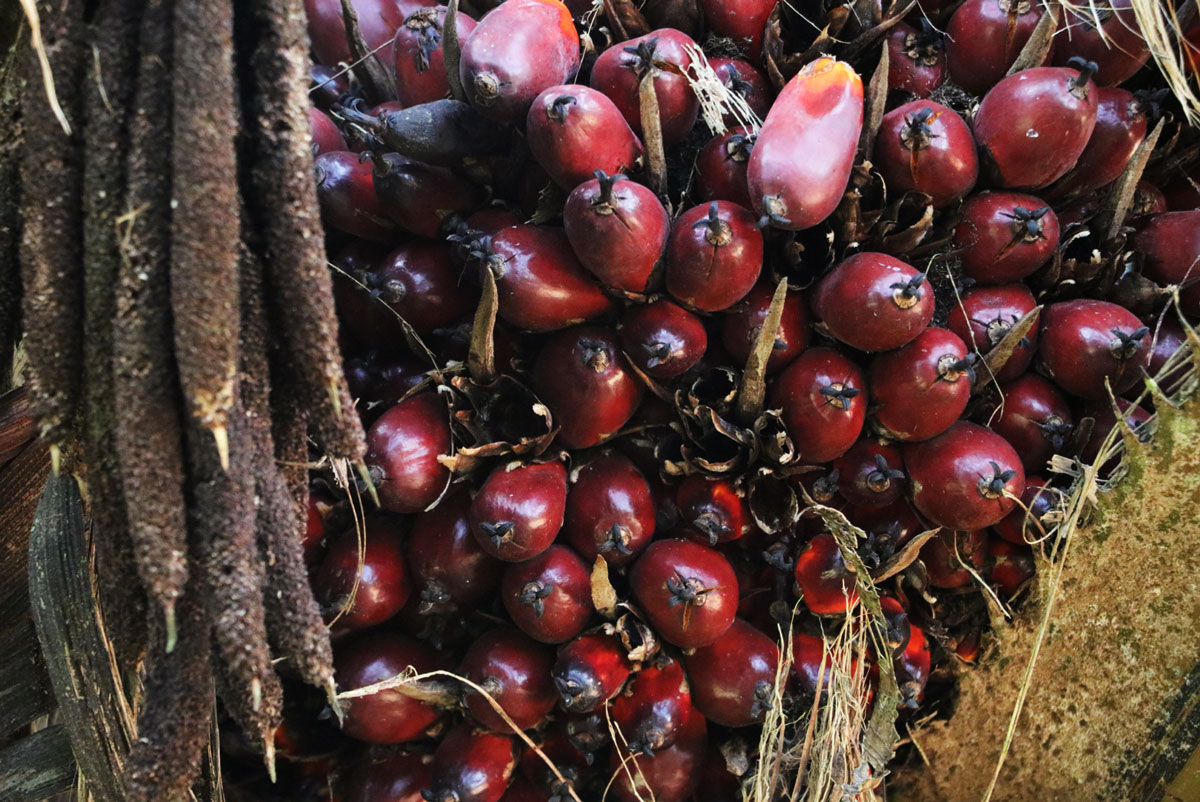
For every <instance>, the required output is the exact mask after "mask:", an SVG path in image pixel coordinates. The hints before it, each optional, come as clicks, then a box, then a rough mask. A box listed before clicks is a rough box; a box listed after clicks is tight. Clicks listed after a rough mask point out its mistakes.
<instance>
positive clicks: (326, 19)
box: [304, 0, 433, 67]
mask: <svg viewBox="0 0 1200 802" xmlns="http://www.w3.org/2000/svg"><path fill="white" fill-rule="evenodd" d="M352 5H353V6H354V10H355V11H356V12H357V14H358V27H359V32H360V33H361V34H362V38H363V43H364V44H365V45H366V46H367V49H368V50H371V51H372V52H374V51H375V50H376V49H378V48H383V49H382V50H381V51H380V53H379V57H380V58H381V59H382V60H383V62H384V63H385V64H387V63H390V62H391V60H392V44H391V40H392V37H393V36H395V35H396V29H397V28H399V27H400V25H401V23H403V22H404V18H405V16H407V15H409V14H411V13H412V12H414V11H416V10H417V9H418V8H420V7H421V6H431V5H433V0H398V1H397V0H354V2H353V3H352ZM304 12H305V13H304V15H305V17H307V18H308V34H309V37H310V38H311V39H312V49H313V54H314V55H315V56H316V57H317V62H318V63H320V64H324V65H325V66H327V67H336V66H337V65H338V62H341V61H346V62H348V61H350V45H349V43H348V42H347V41H346V23H345V18H344V17H343V16H342V4H341V2H340V0H304Z"/></svg>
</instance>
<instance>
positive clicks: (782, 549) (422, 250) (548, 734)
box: [277, 0, 1200, 802]
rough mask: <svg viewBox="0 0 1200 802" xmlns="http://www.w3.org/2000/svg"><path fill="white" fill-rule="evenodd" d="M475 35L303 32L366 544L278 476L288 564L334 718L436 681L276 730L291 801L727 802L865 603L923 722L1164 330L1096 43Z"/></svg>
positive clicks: (779, 34) (1144, 192)
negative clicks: (870, 590) (310, 62)
mask: <svg viewBox="0 0 1200 802" xmlns="http://www.w3.org/2000/svg"><path fill="white" fill-rule="evenodd" d="M492 5H493V4H490V3H486V2H484V3H481V2H475V3H467V2H465V0H464V2H463V3H462V6H461V8H460V7H459V6H452V7H451V8H450V9H447V8H446V7H444V6H434V5H428V6H426V5H423V4H422V3H421V2H420V0H405V1H402V2H395V3H393V2H387V1H386V0H356V2H355V3H354V4H353V6H354V8H355V9H356V10H357V20H355V19H354V15H353V14H350V13H345V14H344V13H343V11H344V10H345V9H344V7H343V5H342V4H339V3H337V2H334V1H332V0H307V8H308V12H309V31H310V35H311V40H312V48H313V57H314V61H315V63H316V65H317V66H315V67H314V68H313V81H314V83H313V89H312V91H311V92H310V97H311V98H312V100H313V107H312V110H311V114H312V134H313V143H314V153H315V161H316V175H317V184H318V197H319V200H320V204H321V211H322V216H323V221H324V225H325V233H326V246H327V248H328V251H329V253H330V259H331V262H332V264H333V266H334V268H335V270H334V275H335V278H334V291H335V296H336V299H337V304H338V315H339V319H340V321H341V338H342V339H341V342H342V350H343V354H344V356H345V363H344V364H345V371H346V377H347V380H348V382H349V386H350V388H351V390H352V392H353V393H354V395H355V396H356V398H357V399H358V407H357V408H358V412H359V413H360V415H361V416H362V420H363V423H364V426H366V427H369V430H368V433H367V444H368V454H367V457H366V462H367V465H368V468H369V472H370V476H371V480H372V484H373V487H374V489H375V490H377V493H378V499H379V506H380V507H381V509H372V510H368V512H367V514H366V516H365V518H363V519H361V520H359V519H358V518H356V519H355V522H356V523H357V524H358V525H357V526H352V525H351V523H350V521H349V519H348V517H347V513H348V511H349V510H350V509H351V508H352V505H351V503H350V500H349V499H347V498H345V497H344V496H342V495H340V494H339V493H338V492H337V491H335V490H334V489H332V488H333V486H332V485H331V484H330V483H329V482H327V481H326V480H325V478H324V477H322V476H319V475H315V476H314V479H313V485H312V487H313V490H312V495H311V500H310V506H309V524H310V526H309V538H308V541H307V543H306V558H307V561H308V564H309V566H310V577H311V581H312V584H313V588H314V591H315V595H316V597H317V599H318V601H319V602H320V603H321V604H322V605H323V608H324V610H325V612H326V617H327V621H329V622H330V625H331V631H332V633H333V636H334V655H335V665H336V671H337V675H336V678H337V683H338V687H339V690H340V691H342V692H343V693H345V692H353V691H355V690H357V689H362V688H365V687H367V686H369V685H372V684H373V683H377V682H380V681H381V680H385V679H389V678H392V677H395V676H398V675H401V674H404V673H405V672H410V673H426V672H443V673H435V674H431V675H430V678H428V679H426V680H422V681H419V682H412V683H409V684H407V685H405V686H404V687H399V688H395V687H393V688H389V689H387V690H380V691H377V692H374V693H368V694H366V695H351V696H349V697H344V700H343V704H344V707H345V711H344V714H345V715H344V720H342V721H341V722H340V732H338V731H337V730H336V729H335V728H334V726H333V724H332V722H330V721H328V720H327V721H326V724H325V725H321V726H316V725H314V724H313V722H312V720H311V717H310V714H311V713H312V710H311V708H310V707H308V706H306V705H305V704H304V703H303V702H299V703H297V705H296V710H294V711H292V714H290V715H289V716H288V717H287V719H286V721H285V724H284V726H283V728H282V729H281V730H280V731H279V733H278V734H277V746H278V748H279V750H280V754H282V755H285V756H286V757H288V758H290V760H289V761H287V766H288V770H289V771H292V772H294V776H296V777H299V778H302V780H303V782H304V783H305V787H306V788H307V789H308V790H309V791H310V792H312V793H314V794H317V795H322V794H324V795H328V794H333V795H334V797H335V798H337V799H341V800H346V802H378V801H379V800H390V801H391V802H401V800H403V801H404V802H410V801H412V800H417V799H424V800H426V802H499V800H505V802H529V801H530V800H543V801H545V800H565V799H569V798H574V799H599V798H601V796H602V795H603V794H604V793H605V792H606V789H607V791H608V793H610V794H611V795H613V796H614V797H615V798H617V799H621V800H634V799H639V798H653V799H656V800H659V802H684V800H696V802H710V801H711V802H723V801H724V800H733V799H741V798H742V797H741V792H740V790H739V787H740V783H741V782H742V780H743V779H744V775H745V774H746V771H745V764H747V762H748V765H749V766H751V767H752V766H753V765H754V762H755V760H756V759H757V756H756V755H755V745H756V744H757V741H758V736H757V732H758V727H759V726H760V725H761V724H762V722H763V721H764V717H765V716H766V715H767V712H768V710H770V708H771V707H772V706H773V705H784V706H785V708H787V709H789V710H794V711H807V710H809V709H810V708H811V707H812V704H813V700H814V697H815V695H816V694H817V693H818V687H819V685H820V683H821V682H822V681H823V678H822V676H821V673H822V672H821V665H822V664H823V663H822V660H823V653H824V651H825V647H824V645H823V637H822V634H823V633H825V634H828V633H831V632H835V631H836V630H837V629H838V628H839V627H840V626H842V622H843V621H844V620H846V614H847V611H848V610H850V609H852V608H854V606H855V605H856V604H858V603H859V591H860V590H861V589H862V588H863V587H864V583H867V584H869V583H870V579H871V578H870V577H865V576H862V575H861V572H862V571H864V570H865V571H868V572H870V573H872V574H873V575H876V576H880V577H885V578H884V579H880V580H879V584H878V590H879V592H880V594H881V602H882V609H883V613H884V616H885V618H886V623H887V626H886V638H885V642H886V644H887V646H886V647H884V648H890V649H891V654H889V655H880V654H878V652H879V651H881V649H878V648H876V649H871V650H870V652H869V653H870V655H871V656H870V662H872V663H878V661H879V660H880V659H884V660H888V661H890V663H891V665H892V667H893V669H894V675H895V679H896V682H897V683H898V685H899V689H900V694H899V707H900V712H899V715H902V716H914V715H917V714H918V713H917V712H915V711H920V714H924V712H926V711H927V710H930V709H932V710H933V711H934V712H937V710H938V706H937V704H936V702H937V698H938V693H937V692H935V686H936V685H937V681H936V678H937V676H938V673H939V666H944V665H948V664H950V663H952V662H954V661H965V662H968V663H969V662H972V661H974V660H975V658H976V656H977V655H978V652H979V649H980V636H981V632H982V630H983V629H984V627H985V625H986V620H987V610H986V604H987V603H986V601H985V600H984V597H983V595H982V594H981V593H980V592H979V591H980V585H981V584H984V583H986V584H989V585H991V586H992V588H993V589H994V591H995V592H996V593H997V594H998V596H999V597H1000V598H1001V599H1004V600H1011V599H1013V598H1014V597H1016V596H1018V595H1019V592H1020V591H1021V590H1022V589H1023V588H1024V586H1025V585H1026V584H1027V583H1028V581H1029V580H1030V579H1031V578H1032V577H1033V574H1034V559H1033V549H1034V548H1038V546H1037V545H1036V544H1037V542H1039V541H1045V540H1046V538H1047V535H1046V530H1047V529H1048V528H1049V526H1050V524H1049V520H1051V519H1049V518H1048V519H1047V521H1046V522H1045V523H1044V522H1043V518H1045V517H1046V516H1047V515H1048V513H1051V512H1053V511H1054V510H1056V509H1057V508H1058V506H1059V500H1060V493H1061V491H1062V489H1063V488H1064V487H1065V486H1066V485H1065V484H1064V481H1068V482H1069V480H1064V479H1063V478H1062V477H1061V476H1060V475H1058V474H1052V473H1051V472H1049V470H1048V466H1049V463H1050V461H1051V458H1052V457H1053V456H1054V455H1062V456H1063V457H1066V458H1079V459H1081V460H1083V461H1089V462H1090V461H1092V460H1094V459H1096V458H1097V456H1098V454H1099V448H1100V445H1101V443H1102V442H1103V441H1104V439H1105V437H1106V436H1107V435H1108V433H1109V431H1110V430H1111V429H1112V428H1113V427H1114V426H1116V425H1117V420H1116V415H1115V414H1114V410H1116V409H1117V408H1118V407H1119V408H1120V411H1121V414H1122V415H1123V416H1124V418H1125V421H1126V422H1127V423H1128V424H1129V425H1130V426H1131V427H1133V428H1134V429H1137V427H1139V426H1141V424H1143V423H1144V422H1145V421H1146V420H1147V419H1148V418H1149V412H1150V408H1149V407H1148V406H1139V405H1137V403H1135V401H1134V400H1129V399H1137V397H1138V395H1137V394H1138V392H1139V391H1140V390H1141V389H1142V388H1143V386H1144V381H1143V380H1144V377H1146V376H1147V375H1150V374H1154V373H1155V372H1157V371H1158V370H1159V368H1161V367H1162V365H1163V364H1165V363H1166V362H1167V360H1168V359H1169V358H1170V357H1171V356H1172V354H1174V352H1175V351H1176V350H1177V349H1178V348H1179V347H1180V346H1181V345H1182V344H1183V343H1184V341H1185V340H1186V337H1187V330H1188V324H1187V321H1189V320H1190V321H1191V322H1193V323H1194V322H1195V321H1196V319H1197V317H1198V316H1200V282H1197V281H1196V280H1194V278H1193V274H1194V273H1195V270H1196V268H1195V263H1196V259H1197V255H1198V254H1200V210H1197V207H1198V206H1200V195H1198V194H1197V193H1196V191H1195V189H1194V186H1195V184H1194V183H1191V182H1190V181H1189V180H1188V177H1187V176H1186V175H1185V173H1186V171H1187V170H1188V169H1189V164H1188V162H1187V160H1186V158H1178V159H1175V158H1173V154H1175V153H1185V154H1186V153H1187V147H1186V144H1187V143H1188V142H1190V141H1194V139H1195V137H1194V134H1193V133H1192V132H1191V131H1190V130H1189V129H1188V128H1187V127H1186V125H1183V124H1182V123H1179V122H1175V121H1174V120H1173V119H1172V116H1171V107H1170V103H1171V100H1170V99H1168V98H1166V97H1164V93H1163V92H1157V93H1156V92H1153V91H1152V89H1153V87H1154V85H1155V76H1156V74H1155V73H1154V72H1153V70H1152V69H1151V68H1145V69H1143V67H1144V65H1145V64H1146V62H1147V60H1148V58H1149V51H1148V48H1147V46H1146V45H1145V44H1144V43H1143V42H1142V40H1141V39H1140V38H1139V37H1138V36H1137V35H1136V33H1135V31H1136V26H1134V25H1133V24H1132V22H1131V21H1132V16H1131V13H1130V10H1129V3H1128V2H1124V1H1123V0H1116V1H1115V2H1114V3H1113V4H1112V5H1113V8H1106V10H1105V11H1104V13H1103V14H1102V15H1101V17H1100V18H1099V19H1098V20H1093V19H1092V18H1090V17H1083V16H1076V15H1075V14H1074V13H1073V12H1066V13H1065V16H1064V19H1063V20H1062V21H1061V22H1060V26H1061V28H1060V30H1059V32H1058V35H1056V36H1053V37H1050V36H1048V35H1047V34H1049V33H1051V32H1053V31H1054V26H1053V20H1052V19H1051V20H1049V23H1047V22H1046V21H1043V20H1044V17H1045V15H1047V14H1048V13H1049V12H1048V11H1047V10H1046V9H1045V8H1043V7H1042V6H1041V4H1039V3H1035V2H1028V0H1021V2H1017V0H1011V1H1010V0H965V1H964V2H961V3H955V2H942V1H940V0H922V2H921V3H920V4H919V5H918V7H917V8H916V9H915V10H914V11H912V13H910V14H909V15H908V16H907V17H905V18H904V19H903V20H901V21H896V20H894V19H889V18H887V17H886V15H880V18H879V19H876V20H874V21H871V20H861V21H850V20H849V19H848V18H850V17H852V16H853V15H850V14H842V15H841V16H838V15H836V14H833V13H832V12H831V13H830V16H829V19H830V20H831V23H830V24H831V25H833V24H834V23H835V22H836V23H837V25H838V26H839V27H838V28H836V29H831V30H830V32H829V34H828V36H823V38H818V39H817V40H816V41H815V42H814V41H813V37H814V36H815V34H814V33H812V32H811V31H810V29H809V25H810V24H809V23H808V22H806V21H802V20H801V19H800V18H799V17H795V18H793V17H792V16H791V12H789V10H788V9H789V8H791V4H779V5H778V7H777V6H776V3H774V2H771V1H770V0H698V2H690V3H689V2H679V3H675V2H672V3H662V4H657V5H659V6H660V7H656V4H655V3H647V4H645V7H644V8H642V9H640V10H639V9H638V8H636V7H635V5H634V4H632V3H622V2H614V3H609V2H605V3H604V4H603V7H602V9H601V7H600V5H601V4H599V3H597V4H596V7H593V6H592V4H589V3H580V2H574V3H568V4H567V5H564V4H562V3H560V2H558V0H505V2H502V3H500V4H496V5H494V7H492ZM797 5H801V6H804V7H805V8H806V9H808V4H797ZM811 5H813V8H812V9H808V10H809V11H812V13H813V14H815V15H817V17H819V16H821V14H822V13H823V12H821V11H820V9H818V8H817V6H818V5H819V4H811ZM1106 5H1107V4H1106ZM346 6H347V7H348V4H346ZM856 7H857V6H856ZM842 11H846V9H844V8H843V9H842ZM931 20H932V23H933V24H931ZM1097 21H1099V22H1102V29H1101V28H1097V27H1096V25H1095V22H1097ZM347 26H349V29H350V33H349V35H347ZM939 29H944V30H945V31H947V32H948V33H947V34H946V35H943V34H942V33H940V32H939ZM839 31H840V33H839ZM1105 35H1107V36H1108V37H1109V40H1108V41H1107V42H1106V40H1105V39H1104V36H1105ZM581 40H582V45H581ZM847 42H848V43H850V45H849V46H848V47H847V46H846V45H845V44H840V43H847ZM698 43H699V44H698ZM810 45H811V47H810ZM806 48H807V49H806ZM839 48H841V49H840V50H839ZM581 53H582V56H581ZM830 53H832V54H833V55H830ZM706 54H707V55H706ZM835 56H838V57H835ZM350 62H354V66H353V78H352V79H351V76H350V75H348V74H347V70H345V69H340V68H339V67H338V65H339V64H344V63H350ZM1018 62H1020V63H1019V64H1018ZM1014 65H1017V67H1018V68H1016V69H1014ZM860 73H861V75H871V74H874V75H875V76H876V79H875V80H873V81H871V82H870V83H869V87H868V90H867V91H864V81H863V78H862V77H860ZM1120 84H1126V85H1128V86H1130V87H1132V88H1122V86H1119V85H1120ZM864 96H865V97H864ZM1160 120H1163V121H1164V122H1162V123H1161V124H1160V125H1161V127H1160V129H1159V130H1155V131H1154V133H1153V135H1152V134H1151V131H1152V130H1154V129H1155V125H1156V123H1159V121H1160ZM1163 128H1165V129H1166V130H1167V133H1166V134H1160V131H1161V130H1162V129H1163ZM1154 137H1158V138H1159V141H1161V142H1163V143H1166V142H1167V141H1168V139H1169V138H1170V139H1171V142H1170V147H1169V148H1166V149H1165V150H1164V151H1161V152H1158V153H1155V154H1154V156H1153V159H1151V160H1149V167H1147V161H1148V160H1147V158H1146V155H1147V154H1148V153H1150V151H1151V149H1152V147H1153V138H1154ZM1191 152H1192V153H1193V154H1194V152H1195V149H1194V148H1192V149H1191ZM1144 169H1145V176H1146V178H1145V179H1144V180H1139V179H1140V178H1142V175H1143V170H1144ZM1190 169H1192V170H1193V175H1195V168H1194V167H1190ZM1114 396H1115V397H1116V401H1115V402H1114V401H1113V397H1114ZM361 489H364V490H365V489H366V487H365V485H364V486H363V487H362V488H361ZM814 504H820V505H824V506H823V508H822V514H816V512H815V511H814V509H813V508H812V505H814ZM1027 511H1028V514H1027ZM830 514H832V515H834V517H835V518H836V517H837V516H838V515H842V516H844V517H845V519H846V520H848V521H849V523H850V524H852V525H853V527H857V529H858V530H860V535H861V537H859V540H858V543H857V544H853V543H847V541H846V539H845V538H844V537H841V539H839V537H840V536H838V535H835V533H834V532H832V531H830V530H829V529H828V528H827V525H826V523H827V518H826V516H828V515H830ZM843 531H854V530H853V529H847V530H843ZM1031 544H1033V545H1031ZM856 567H857V571H856ZM989 592H992V591H989ZM781 631H790V644H791V654H790V655H788V661H789V663H790V670H789V671H788V673H787V675H786V678H785V680H784V681H783V682H782V683H779V684H778V685H777V682H776V673H777V667H778V666H779V662H780V651H781V642H780V639H779V633H780V632H781ZM880 646H883V642H880ZM824 660H825V661H826V663H827V661H828V657H827V656H826V657H824ZM867 673H868V676H869V677H871V680H870V682H871V683H876V682H878V681H879V670H878V665H874V666H872V667H871V668H869V669H868V671H867ZM945 673H946V675H947V676H949V672H948V671H947V672H945ZM931 675H932V676H933V677H935V682H934V683H933V684H930V682H929V681H930V678H931ZM872 687H874V686H872ZM943 692H944V689H943ZM889 701H890V699H889ZM788 706H791V707H788ZM501 710H502V711H503V713H501ZM314 726H316V729H314ZM518 731H523V732H524V737H520V736H519V733H518ZM793 736H794V737H796V738H798V739H801V740H802V738H803V731H802V730H801V731H799V732H797V733H789V736H788V737H789V738H790V737H793ZM735 742H736V743H740V744H741V749H742V750H743V757H745V758H747V759H748V761H742V762H743V766H742V772H741V773H742V775H743V776H742V777H739V776H738V775H735V774H733V773H731V771H730V770H729V769H727V768H726V766H727V760H726V759H725V758H726V757H727V756H728V755H729V749H730V744H731V743H735ZM533 745H536V748H533ZM543 758H548V759H549V762H547V761H546V760H544V759H543ZM728 763H729V765H731V766H733V765H736V764H737V761H736V760H730V761H728ZM550 764H553V766H554V768H550ZM750 772H751V773H752V772H753V768H751V769H750ZM330 775H332V777H333V778H334V779H333V781H329V776H330ZM609 786H611V787H609Z"/></svg>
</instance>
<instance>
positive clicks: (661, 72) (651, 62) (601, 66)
mask: <svg viewBox="0 0 1200 802" xmlns="http://www.w3.org/2000/svg"><path fill="white" fill-rule="evenodd" d="M688 46H691V47H696V46H697V45H696V42H695V41H694V40H693V39H692V37H690V36H688V35H687V34H686V33H684V32H683V31H678V30H675V29H674V28H660V29H658V30H656V31H650V33H648V34H646V35H644V36H639V37H636V38H634V39H630V40H628V41H626V42H618V43H617V44H615V45H613V46H612V47H610V48H608V49H607V50H605V51H604V52H603V53H601V54H600V55H599V57H598V58H597V59H596V63H595V64H593V65H592V76H591V85H592V88H593V89H598V90H600V91H601V92H603V93H604V94H606V95H608V96H609V98H611V99H612V102H613V103H615V104H616V105H617V108H618V109H620V110H621V114H623V115H625V120H626V122H628V123H629V126H630V127H631V128H633V130H634V132H635V133H637V135H638V136H644V135H645V134H644V132H643V131H642V104H641V101H640V99H639V97H638V87H639V85H640V84H641V81H642V77H643V76H645V75H646V74H647V72H648V71H651V70H652V71H653V75H654V79H653V80H654V95H655V97H656V98H657V99H658V115H659V119H660V120H661V123H662V138H663V143H664V144H666V145H673V144H675V143H677V142H680V141H682V140H683V139H684V138H685V137H687V135H688V134H690V133H691V132H692V126H693V125H694V124H695V122H696V115H697V114H698V113H699V111H700V101H699V100H698V99H697V98H696V93H695V92H694V91H693V90H692V85H691V83H690V82H689V81H688V79H687V72H688V68H689V67H691V65H692V57H691V56H690V55H689V54H688V51H687V49H686V48H687V47H688ZM658 64H671V65H673V66H674V69H671V68H668V69H662V68H660V67H658V66H657V65H658Z"/></svg>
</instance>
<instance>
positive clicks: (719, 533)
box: [692, 512, 730, 546]
mask: <svg viewBox="0 0 1200 802" xmlns="http://www.w3.org/2000/svg"><path fill="white" fill-rule="evenodd" d="M692 527H693V528H694V529H695V530H696V531H697V532H699V533H700V534H702V535H704V536H705V537H707V538H708V544H709V545H710V546H716V545H717V544H718V543H720V542H721V538H723V537H728V536H729V534H730V531H729V527H728V526H726V525H725V524H724V523H722V522H721V520H720V519H718V518H717V516H716V514H714V513H712V512H705V513H701V514H700V515H698V516H696V518H695V519H693V520H692Z"/></svg>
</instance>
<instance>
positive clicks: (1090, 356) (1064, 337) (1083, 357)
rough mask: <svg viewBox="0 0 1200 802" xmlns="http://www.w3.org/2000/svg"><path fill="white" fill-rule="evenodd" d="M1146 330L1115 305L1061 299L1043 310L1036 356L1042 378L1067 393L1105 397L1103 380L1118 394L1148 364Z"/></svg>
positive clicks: (1126, 310)
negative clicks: (1043, 373) (1047, 379)
mask: <svg viewBox="0 0 1200 802" xmlns="http://www.w3.org/2000/svg"><path fill="white" fill-rule="evenodd" d="M1149 332H1150V330H1149V328H1148V327H1146V326H1143V325H1142V321H1140V320H1138V318H1137V316H1136V315H1134V314H1133V313H1132V312H1130V311H1129V310H1128V309H1125V308H1124V307H1122V306H1118V305H1117V304H1114V303H1109V302H1107V301H1092V300H1087V299H1080V300H1077V301H1063V302H1061V303H1057V304H1051V305H1050V306H1048V307H1046V309H1045V311H1043V312H1042V340H1041V344H1040V345H1039V347H1038V356H1039V358H1040V361H1041V365H1042V369H1043V370H1044V371H1045V372H1046V374H1047V375H1049V376H1050V378H1052V379H1053V380H1054V383H1055V384H1057V385H1058V386H1059V387H1061V388H1062V389H1064V390H1066V391H1067V392H1068V393H1070V394H1071V395H1077V396H1079V397H1080V398H1106V397H1107V396H1108V388H1107V387H1105V385H1104V380H1105V379H1108V380H1109V382H1111V384H1112V392H1113V393H1115V394H1118V395H1120V394H1121V393H1123V392H1125V391H1126V390H1128V389H1130V388H1131V387H1133V386H1134V385H1135V384H1137V382H1138V381H1139V380H1140V379H1141V376H1142V371H1143V370H1144V369H1145V367H1146V366H1147V365H1149V364H1150V348H1151V338H1150V337H1148V336H1146V335H1147V334H1149Z"/></svg>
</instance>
